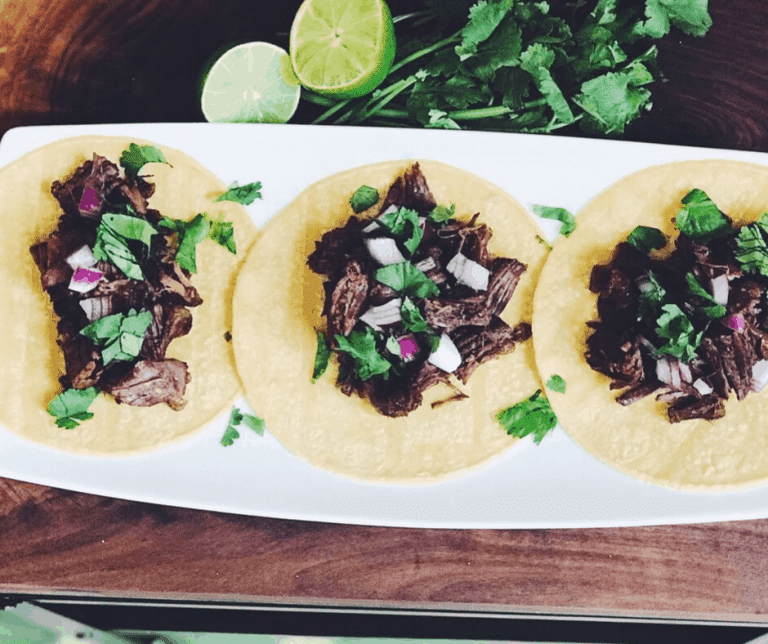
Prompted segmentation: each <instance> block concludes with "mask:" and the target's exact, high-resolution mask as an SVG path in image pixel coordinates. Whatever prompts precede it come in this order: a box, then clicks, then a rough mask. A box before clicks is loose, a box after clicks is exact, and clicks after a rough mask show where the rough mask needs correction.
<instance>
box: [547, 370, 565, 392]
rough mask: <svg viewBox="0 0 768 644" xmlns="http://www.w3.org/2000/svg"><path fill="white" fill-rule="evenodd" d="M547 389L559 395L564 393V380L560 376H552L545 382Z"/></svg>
mask: <svg viewBox="0 0 768 644" xmlns="http://www.w3.org/2000/svg"><path fill="white" fill-rule="evenodd" d="M547 389H551V390H552V391H556V392H557V393H559V394H564V393H565V380H564V379H563V377H562V376H558V375H557V374H553V375H552V376H551V377H550V379H549V380H547Z"/></svg>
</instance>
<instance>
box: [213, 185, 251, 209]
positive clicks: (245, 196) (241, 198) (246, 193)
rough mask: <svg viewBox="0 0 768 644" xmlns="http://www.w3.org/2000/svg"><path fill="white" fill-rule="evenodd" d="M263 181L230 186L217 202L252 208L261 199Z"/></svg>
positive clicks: (217, 198)
mask: <svg viewBox="0 0 768 644" xmlns="http://www.w3.org/2000/svg"><path fill="white" fill-rule="evenodd" d="M260 190H261V181H254V182H253V183H247V184H246V185H244V186H241V185H240V184H239V183H238V182H237V181H235V182H233V183H232V185H230V186H229V188H228V189H227V191H226V192H224V193H222V194H220V195H219V196H218V197H216V199H214V202H215V201H234V202H235V203H239V204H242V205H244V206H250V205H251V204H252V203H253V202H254V201H256V200H257V199H261V192H259V191H260Z"/></svg>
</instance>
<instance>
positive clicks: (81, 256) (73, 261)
mask: <svg viewBox="0 0 768 644" xmlns="http://www.w3.org/2000/svg"><path fill="white" fill-rule="evenodd" d="M64 261H65V262H67V264H69V265H70V266H71V267H72V269H73V270H77V269H78V268H90V267H91V266H94V265H95V264H96V258H95V257H94V256H93V251H92V250H91V249H90V248H89V247H88V246H85V245H83V246H81V247H80V248H78V249H77V250H76V251H75V252H74V253H72V254H71V255H70V256H69V257H67V259H65V260H64Z"/></svg>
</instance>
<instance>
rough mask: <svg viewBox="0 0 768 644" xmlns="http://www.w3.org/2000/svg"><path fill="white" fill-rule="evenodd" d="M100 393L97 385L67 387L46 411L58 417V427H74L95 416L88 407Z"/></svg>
mask: <svg viewBox="0 0 768 644" xmlns="http://www.w3.org/2000/svg"><path fill="white" fill-rule="evenodd" d="M98 395H99V390H98V389H96V387H88V388H87V389H66V390H65V391H63V392H62V393H60V394H59V395H58V396H55V397H54V398H53V400H51V402H50V403H49V404H48V409H46V411H47V412H48V413H49V414H50V415H51V416H53V417H54V418H56V425H57V426H58V427H61V428H63V429H74V428H75V427H77V426H78V425H79V424H80V423H81V422H82V421H84V420H89V419H91V418H93V413H91V412H90V411H88V409H89V408H90V406H91V405H92V404H93V401H94V400H96V396H98Z"/></svg>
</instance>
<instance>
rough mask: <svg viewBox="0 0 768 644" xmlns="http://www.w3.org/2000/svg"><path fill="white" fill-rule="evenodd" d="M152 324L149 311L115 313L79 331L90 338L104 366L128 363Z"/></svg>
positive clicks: (135, 354) (136, 354) (136, 353)
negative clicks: (121, 362)
mask: <svg viewBox="0 0 768 644" xmlns="http://www.w3.org/2000/svg"><path fill="white" fill-rule="evenodd" d="M151 323H152V313H150V312H149V311H141V312H137V311H136V310H131V311H130V312H128V313H115V314H113V315H107V316H105V317H103V318H99V319H98V320H96V321H95V322H91V323H90V324H89V325H88V326H87V327H85V328H84V329H83V330H82V331H80V335H84V336H85V337H86V338H90V339H91V340H92V341H93V343H94V344H95V345H96V347H97V348H98V349H99V350H100V351H101V361H102V363H103V364H104V365H105V366H106V365H108V364H109V363H111V362H114V361H123V362H126V361H129V360H133V359H134V358H135V357H136V356H138V355H139V353H140V351H141V345H142V344H143V342H144V334H145V333H146V331H147V329H148V328H149V325H150V324H151Z"/></svg>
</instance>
